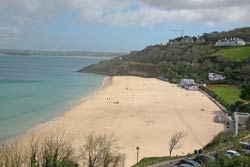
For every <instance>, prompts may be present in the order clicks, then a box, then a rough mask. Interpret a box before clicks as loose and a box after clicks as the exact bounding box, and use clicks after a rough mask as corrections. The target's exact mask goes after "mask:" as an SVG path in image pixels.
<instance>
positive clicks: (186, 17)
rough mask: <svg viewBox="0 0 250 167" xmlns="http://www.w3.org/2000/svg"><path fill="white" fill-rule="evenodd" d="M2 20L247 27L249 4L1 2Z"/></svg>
mask: <svg viewBox="0 0 250 167" xmlns="http://www.w3.org/2000/svg"><path fill="white" fill-rule="evenodd" d="M0 11H1V13H2V14H1V16H0V18H1V20H5V21H11V22H13V23H15V24H24V23H41V22H46V21H47V20H53V19H56V16H60V15H61V14H64V13H67V12H73V13H74V14H75V16H76V18H75V19H76V20H78V21H79V22H81V23H83V24H106V25H115V26H131V25H132V26H143V27H152V26H154V25H156V24H159V23H164V22H171V21H175V20H178V21H188V22H199V23H203V24H207V25H210V26H211V25H216V24H227V23H249V22H250V2H249V0H241V1H238V0H209V1H208V0H174V1H167V0H53V1H51V0H22V1H20V0H2V1H1V2H0Z"/></svg>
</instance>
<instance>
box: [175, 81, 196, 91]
mask: <svg viewBox="0 0 250 167" xmlns="http://www.w3.org/2000/svg"><path fill="white" fill-rule="evenodd" d="M179 86H181V87H183V88H185V89H187V90H193V91H196V90H198V86H197V84H196V83H195V82H194V80H193V79H182V80H181V82H180V83H179Z"/></svg>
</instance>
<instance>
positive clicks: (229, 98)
mask: <svg viewBox="0 0 250 167" xmlns="http://www.w3.org/2000/svg"><path fill="white" fill-rule="evenodd" d="M208 89H210V90H211V91H213V92H215V94H216V95H217V96H219V97H220V98H222V99H223V100H224V101H225V102H226V103H227V104H234V103H235V102H236V101H240V100H241V99H240V93H241V90H240V89H238V88H235V87H232V86H228V85H222V86H213V87H209V88H208Z"/></svg>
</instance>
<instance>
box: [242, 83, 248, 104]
mask: <svg viewBox="0 0 250 167" xmlns="http://www.w3.org/2000/svg"><path fill="white" fill-rule="evenodd" d="M240 98H242V99H244V100H250V84H248V85H243V86H242V90H241V95H240Z"/></svg>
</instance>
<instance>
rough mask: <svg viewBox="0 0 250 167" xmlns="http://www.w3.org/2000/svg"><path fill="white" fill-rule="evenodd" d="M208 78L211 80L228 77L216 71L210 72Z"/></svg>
mask: <svg viewBox="0 0 250 167" xmlns="http://www.w3.org/2000/svg"><path fill="white" fill-rule="evenodd" d="M208 79H209V80H210V81H221V80H225V79H226V77H225V76H223V75H221V74H216V73H208Z"/></svg>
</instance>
